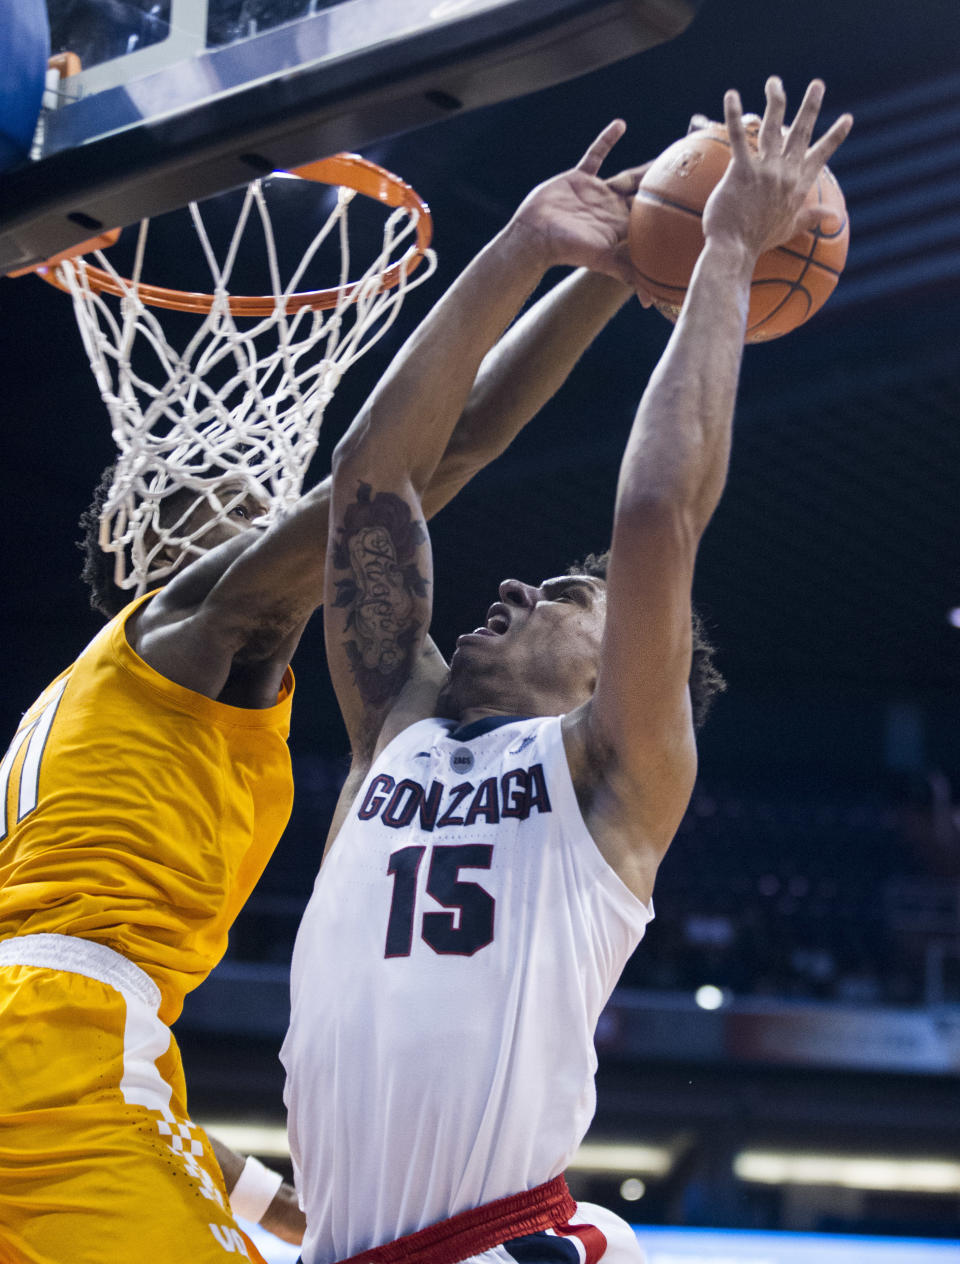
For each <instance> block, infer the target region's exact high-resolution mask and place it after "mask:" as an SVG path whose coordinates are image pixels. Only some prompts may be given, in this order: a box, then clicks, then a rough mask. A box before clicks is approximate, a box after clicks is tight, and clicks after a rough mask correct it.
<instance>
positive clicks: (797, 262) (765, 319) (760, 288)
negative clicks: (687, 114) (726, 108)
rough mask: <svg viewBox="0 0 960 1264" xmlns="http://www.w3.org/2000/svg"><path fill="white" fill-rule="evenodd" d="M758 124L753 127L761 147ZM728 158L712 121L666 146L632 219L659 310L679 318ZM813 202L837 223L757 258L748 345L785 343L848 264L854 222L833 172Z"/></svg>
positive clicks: (637, 263)
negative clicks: (707, 211) (704, 216)
mask: <svg viewBox="0 0 960 1264" xmlns="http://www.w3.org/2000/svg"><path fill="white" fill-rule="evenodd" d="M757 130H758V124H756V123H754V124H752V125H751V124H747V127H746V132H747V140H748V142H749V144H750V146H751V148H752V149H753V150H754V152H755V151H756V148H757ZM729 161H730V141H729V139H728V137H727V129H726V127H725V126H724V125H723V124H722V123H710V124H708V125H707V126H706V127H704V128H702V129H701V130H700V131H697V132H693V133H691V134H690V135H689V136H684V137H683V139H682V140H678V141H675V142H674V144H672V145H671V146H670V147H669V148H668V149H665V150H664V151H663V153H662V154H661V155H660V157H659V158H657V159H656V160H655V162H654V163H653V165H652V166H651V167H650V169H649V171H648V172H647V173H646V175H645V176H644V177H643V180H642V181H641V183H640V187H639V189H638V190H637V195H636V198H635V199H634V203H633V207H632V210H631V214H630V257H631V259H632V261H633V265H634V267H635V268H636V269H637V271H638V272H639V273H640V275H641V276H642V277H643V281H644V284H645V285H646V288H647V289H648V290H649V292H650V295H651V297H652V298H653V300H654V306H655V307H656V308H657V310H658V311H659V312H661V313H662V314H663V315H664V316H666V317H667V319H668V320H672V321H676V319H677V317H678V316H679V314H680V307H681V305H682V303H683V299H684V295H685V294H686V292H687V285H688V284H689V282H690V276H691V274H692V272H693V267H694V264H695V263H696V261H697V258H698V256H699V254H700V251H701V250H702V249H703V243H704V236H703V228H702V225H701V221H700V217H701V213H702V211H703V208H704V206H705V205H706V203H707V199H708V198H709V196H710V194H711V193H712V192H713V189H714V188H715V186H716V185H717V184H718V183H719V181H720V179H721V177H722V176H723V173H724V172H725V171H726V169H727V164H728V163H729ZM806 200H807V204H808V205H820V206H823V207H826V208H829V209H830V210H831V211H834V212H835V213H836V214H837V215H838V217H839V220H840V223H839V226H833V225H831V226H830V228H829V230H828V231H824V230H823V229H816V230H814V231H813V232H807V231H803V232H801V233H798V234H797V236H796V237H793V238H791V239H790V241H788V242H785V243H784V244H783V245H781V246H776V247H775V248H774V249H772V250H768V251H766V252H765V253H764V254H762V255H761V256H760V258H759V259H758V260H757V266H756V269H755V270H754V274H753V280H752V282H751V285H750V312H749V316H748V319H747V335H746V341H747V342H767V341H769V340H770V339H771V338H780V337H782V335H783V334H787V333H789V332H790V330H791V329H796V328H797V326H798V325H802V324H803V323H804V321H807V320H809V319H810V317H811V316H812V315H813V314H814V312H816V311H819V309H820V308H821V307H822V306H823V304H824V303H825V302H826V301H827V299H828V298H829V297H830V295H831V294H832V293H833V290H834V287H835V286H836V284H837V281H838V280H839V277H840V273H841V272H842V271H843V266H844V264H845V262H846V259H847V246H848V244H849V241H850V225H849V221H848V219H847V208H846V203H845V202H844V198H843V193H842V191H841V189H840V186H839V184H838V183H837V181H836V178H835V177H834V175H833V174H832V172H831V171H829V169H828V168H826V167H824V169H823V170H822V171H821V172H820V175H819V176H818V177H817V180H816V182H815V183H814V185H813V187H812V188H811V189H810V192H809V193H808V194H807V199H806Z"/></svg>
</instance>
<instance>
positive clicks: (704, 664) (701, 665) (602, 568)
mask: <svg viewBox="0 0 960 1264" xmlns="http://www.w3.org/2000/svg"><path fill="white" fill-rule="evenodd" d="M609 564H610V550H609V549H607V551H606V552H605V553H588V554H587V556H586V557H585V558H584V559H583V561H582V562H574V564H573V565H572V566H570V567H568V568H567V574H568V575H589V576H590V577H591V578H592V579H603V580H605V579H606V578H607V567H608V565H609ZM691 624H692V631H693V658H692V660H691V662H690V702H691V705H692V707H693V726H694V728H695V729H701V728H702V727H703V725H704V723H705V721H706V718H707V716H708V715H709V713H710V708H711V707H712V706H713V700H714V698H715V697H716V696H717V694H718V693H723V691H724V690H725V689H726V687H727V682H726V681H725V680H724V678H723V676H722V675H721V674H720V671H719V670H718V668H717V666H716V664H715V663H714V661H713V660H714V658H715V656H716V652H717V650H716V646H715V645H713V643H712V642H711V641H710V639H709V638H708V636H707V633H706V628H705V627H704V623H703V619H702V618H701V617H700V615H699V613H698V612H697V611H696V610H692V619H691Z"/></svg>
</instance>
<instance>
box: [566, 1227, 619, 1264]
mask: <svg viewBox="0 0 960 1264" xmlns="http://www.w3.org/2000/svg"><path fill="white" fill-rule="evenodd" d="M554 1233H556V1234H557V1236H558V1237H561V1238H579V1239H580V1241H581V1242H582V1243H583V1249H584V1252H585V1258H584V1264H597V1261H598V1260H599V1259H600V1257H601V1256H602V1255H603V1253H604V1252H605V1251H606V1249H607V1235H606V1234H605V1233H604V1232H603V1230H602V1229H598V1228H597V1226H596V1225H586V1224H585V1225H572V1224H570V1223H569V1222H568V1223H567V1224H564V1225H557V1226H556V1227H555V1228H554Z"/></svg>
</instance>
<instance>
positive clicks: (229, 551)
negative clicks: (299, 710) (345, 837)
mask: <svg viewBox="0 0 960 1264" xmlns="http://www.w3.org/2000/svg"><path fill="white" fill-rule="evenodd" d="M620 130H621V126H618V125H614V127H613V129H612V130H611V129H608V131H607V133H605V136H609V138H610V139H609V141H608V147H609V144H612V143H613V140H614V139H616V136H617V135H619V132H620ZM645 170H646V166H641V167H634V168H631V169H629V170H627V171H624V172H622V173H620V174H619V175H618V176H615V177H613V178H612V179H609V180H606V181H603V182H602V185H603V191H604V194H605V199H608V200H609V203H610V206H609V207H608V208H607V210H606V215H607V216H608V218H609V219H611V220H612V221H615V220H616V219H617V217H618V216H619V217H620V218H621V219H624V218H625V217H626V215H627V214H628V212H629V205H630V201H631V199H632V197H633V194H634V193H635V191H636V188H637V185H638V184H639V182H640V180H641V178H642V176H643V173H644V171H645ZM596 244H597V243H595V245H596ZM599 244H600V245H601V250H602V242H601V243H599ZM598 257H599V256H598V255H597V253H596V250H595V251H594V254H593V257H592V260H593V263H594V266H597V260H598ZM601 263H602V265H603V266H606V267H609V268H610V269H611V271H613V272H614V273H615V275H614V276H609V275H603V274H601V273H599V272H593V271H589V270H587V269H580V270H578V271H577V272H575V273H574V274H573V275H572V276H570V277H568V278H566V279H565V280H563V281H562V282H560V283H559V284H558V285H556V286H555V287H554V288H553V289H552V290H550V291H549V292H548V293H547V294H546V295H545V296H544V297H543V298H541V299H540V300H539V301H538V302H537V303H535V304H534V305H533V306H532V307H531V308H530V309H529V310H528V311H527V312H525V313H524V315H523V316H522V317H521V318H520V319H519V320H517V321H516V322H515V324H514V325H513V326H512V327H511V328H510V329H509V330H508V331H507V333H506V334H504V336H503V337H502V338H501V339H500V340H499V342H498V343H497V344H496V345H495V346H494V347H493V348H492V350H490V351H489V353H488V354H487V355H486V357H485V358H483V360H482V363H481V364H480V366H479V371H478V372H476V374H475V380H472V382H471V383H470V384H469V395H468V396H467V398H466V401H465V403H464V404H463V407H462V409H461V411H460V415H459V417H458V418H456V420H455V425H454V428H453V432H452V435H451V437H450V439H449V442H448V444H447V446H446V448H445V449H444V452H443V456H442V458H441V460H440V463H439V465H438V466H437V468H436V470H435V472H434V475H433V477H432V479H431V480H430V483H429V486H428V487H427V489H426V491H425V493H424V496H423V511H424V514H425V516H426V517H427V518H430V517H432V516H433V515H434V514H435V513H436V512H438V510H439V509H441V508H442V507H443V506H444V505H445V504H447V503H448V502H449V501H450V500H451V499H452V498H453V497H454V496H455V495H456V494H457V492H458V491H459V490H460V489H461V488H462V487H463V486H464V484H465V483H466V482H468V481H469V479H470V478H472V477H473V475H474V474H475V473H476V472H477V471H478V470H480V469H482V468H483V467H484V466H485V465H486V464H488V463H489V462H490V461H491V460H493V459H494V457H496V456H497V455H499V453H501V452H502V451H503V450H504V449H505V448H506V447H507V446H508V445H509V444H510V442H511V441H512V440H513V439H514V438H515V437H516V435H517V433H518V432H519V431H520V430H521V429H522V427H523V426H524V425H526V423H527V422H528V421H529V420H530V419H531V418H532V417H533V416H534V415H535V414H536V413H537V412H538V411H539V409H540V408H541V407H542V406H543V405H544V404H545V403H546V401H547V400H548V399H549V398H550V397H551V396H552V395H553V394H554V392H555V391H556V390H557V389H558V388H559V386H560V385H561V384H562V383H563V381H564V380H565V379H566V377H567V376H568V374H569V372H570V370H571V369H572V367H573V365H574V364H575V363H576V361H577V359H578V358H579V357H580V355H581V354H582V353H583V351H584V350H585V349H586V348H587V347H588V346H589V345H590V343H591V342H592V341H593V339H594V338H595V337H596V335H597V333H599V331H600V330H601V329H602V328H603V327H604V325H606V323H607V322H608V321H609V320H610V318H611V317H612V316H613V315H614V314H615V313H616V312H617V311H618V310H619V309H620V307H622V306H623V304H624V303H625V302H626V301H627V299H628V298H629V297H630V296H631V295H632V294H633V293H634V290H633V289H632V288H631V287H630V285H628V284H627V283H626V280H625V278H626V279H632V278H631V274H630V272H629V270H628V269H626V268H625V267H624V263H625V252H624V251H623V250H622V249H621V250H620V251H619V253H618V252H616V251H614V252H611V257H610V258H603V259H601ZM531 275H532V274H531ZM537 280H539V275H537V276H536V278H535V279H534V280H533V281H532V282H530V283H529V288H532V287H533V285H535V284H536V281H537ZM521 290H522V291H523V298H525V297H526V294H527V293H528V292H529V289H528V288H526V287H525V286H522V287H521ZM519 292H520V291H518V293H519ZM523 298H521V299H519V302H521V303H522V301H523ZM641 301H642V302H643V303H644V304H645V305H646V304H647V303H648V300H647V299H646V297H645V296H644V295H642V294H641ZM508 307H511V305H510V304H508ZM515 311H516V307H515V306H512V307H511V310H510V315H508V316H507V317H506V318H505V319H506V321H509V319H510V317H511V316H512V315H513V314H514V313H515ZM421 371H425V366H424V368H423V369H421V370H418V367H417V364H416V362H411V360H410V359H409V357H406V356H401V357H398V359H397V360H396V361H395V363H394V365H393V366H391V368H390V369H389V370H388V372H387V374H386V375H385V378H384V382H383V384H382V387H381V392H380V393H381V396H382V397H385V398H387V400H388V405H387V406H390V405H389V398H390V396H391V390H392V388H391V383H392V382H393V381H394V379H395V378H396V377H397V375H401V384H400V385H401V390H403V389H405V388H404V387H403V385H402V375H406V377H408V378H409V377H410V376H411V374H412V375H414V376H416V375H417V373H418V372H421ZM471 371H472V370H471V369H468V371H467V374H465V377H466V376H468V375H469V373H470V372H471ZM329 507H330V480H329V478H327V479H324V480H323V482H322V483H320V484H318V485H317V487H315V488H314V489H313V490H312V491H311V492H309V493H307V494H306V495H305V496H304V497H302V499H301V500H300V501H299V502H298V504H297V505H296V506H295V507H294V508H293V509H292V510H291V511H290V513H289V514H288V515H287V516H286V518H285V519H284V520H283V521H282V522H280V523H278V524H275V525H274V526H273V527H271V528H270V530H269V531H267V532H246V531H245V532H243V533H242V535H240V536H238V537H237V538H236V539H235V540H233V541H231V542H230V543H228V544H226V545H222V546H221V547H219V548H218V549H216V550H215V551H213V552H212V553H211V554H209V555H207V556H206V557H204V558H202V559H200V560H198V561H196V562H194V563H193V564H192V565H191V566H190V567H189V569H188V570H187V571H185V572H184V573H182V574H181V575H179V576H177V577H175V578H174V579H173V580H172V581H171V582H170V583H169V584H168V585H167V587H166V589H165V590H164V592H163V593H162V594H160V596H159V597H158V598H156V599H155V600H154V602H152V603H151V606H150V607H149V609H148V610H147V611H145V612H144V614H143V616H142V617H141V620H140V621H139V623H138V625H137V626H135V627H134V628H133V629H131V632H132V635H133V637H134V638H135V639H136V644H135V648H137V649H138V650H139V651H140V652H141V653H142V654H144V656H145V657H146V658H147V659H148V661H149V662H151V665H152V666H154V667H156V668H157V670H159V671H161V672H162V673H163V674H165V675H167V676H169V677H171V678H172V679H175V680H177V681H178V682H179V683H181V684H184V685H187V686H188V687H190V688H193V689H196V690H198V691H199V692H203V693H207V694H209V695H211V696H214V697H217V696H219V695H220V692H221V690H222V689H223V688H224V686H225V684H226V681H227V679H228V677H229V675H230V673H231V671H232V670H233V665H234V662H235V660H236V658H237V657H238V656H241V657H242V658H243V659H244V660H246V661H248V662H249V661H251V660H256V659H260V660H265V659H270V658H273V657H280V658H282V657H284V656H287V657H289V655H290V654H291V653H292V652H293V648H294V647H295V645H296V642H297V639H298V638H299V635H300V632H301V631H302V628H303V626H304V624H305V623H306V620H307V619H308V618H309V616H310V614H311V613H312V612H313V611H314V610H315V609H316V607H317V606H318V605H319V604H320V602H321V599H322V593H323V576H324V561H325V554H326V545H327V530H328V523H329Z"/></svg>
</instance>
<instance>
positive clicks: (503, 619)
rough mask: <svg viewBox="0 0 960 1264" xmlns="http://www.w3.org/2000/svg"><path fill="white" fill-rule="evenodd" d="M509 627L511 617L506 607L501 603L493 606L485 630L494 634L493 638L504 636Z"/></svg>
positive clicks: (488, 613)
mask: <svg viewBox="0 0 960 1264" xmlns="http://www.w3.org/2000/svg"><path fill="white" fill-rule="evenodd" d="M509 626H510V615H509V613H508V612H507V609H506V607H505V606H502V605H500V604H499V603H497V604H496V605H494V606H491V607H490V609H489V610H488V611H487V622H486V627H485V629H484V630H485V631H486V632H489V633H492V635H493V636H503V634H504V632H506V630H507V628H508V627H509Z"/></svg>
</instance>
